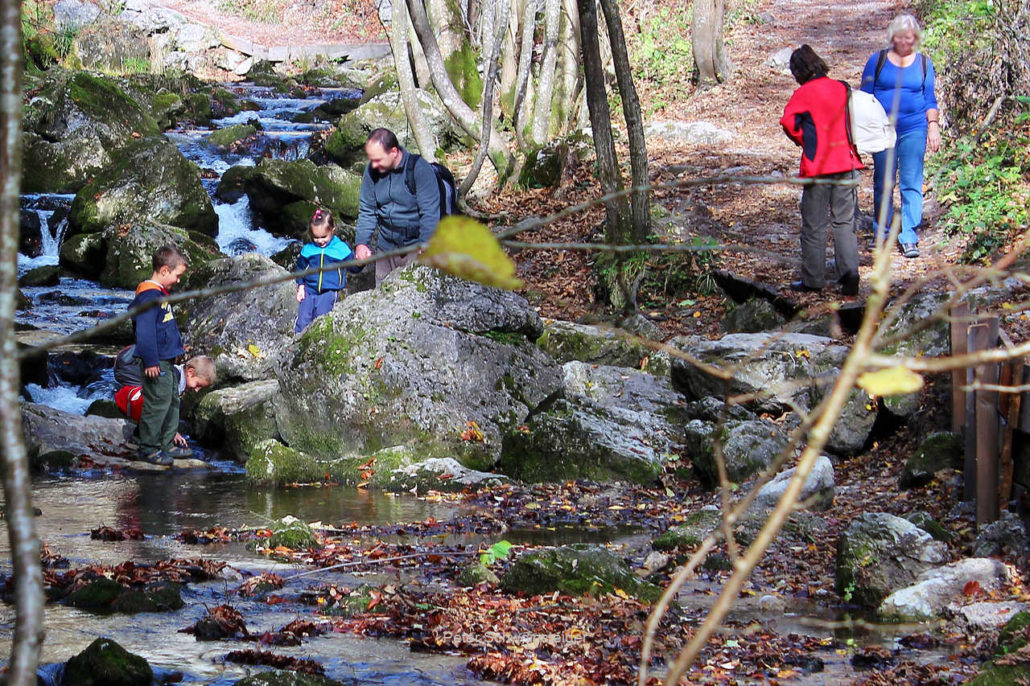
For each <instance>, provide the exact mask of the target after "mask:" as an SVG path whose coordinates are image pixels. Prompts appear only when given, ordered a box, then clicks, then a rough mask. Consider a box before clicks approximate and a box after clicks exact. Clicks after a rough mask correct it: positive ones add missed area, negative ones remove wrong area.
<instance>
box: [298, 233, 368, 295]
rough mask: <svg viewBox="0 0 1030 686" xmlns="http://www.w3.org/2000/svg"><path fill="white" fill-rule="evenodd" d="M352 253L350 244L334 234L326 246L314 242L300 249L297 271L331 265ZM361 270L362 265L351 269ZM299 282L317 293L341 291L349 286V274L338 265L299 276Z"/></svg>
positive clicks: (345, 259)
mask: <svg viewBox="0 0 1030 686" xmlns="http://www.w3.org/2000/svg"><path fill="white" fill-rule="evenodd" d="M352 254H353V253H352V252H351V249H350V246H349V245H347V244H346V243H344V242H343V241H342V240H340V237H339V236H333V237H332V239H331V240H330V241H329V242H328V243H326V245H325V247H324V248H323V247H319V246H317V245H315V244H314V243H305V244H304V247H303V248H301V250H300V256H299V257H298V258H297V271H298V272H300V271H307V270H308V269H314V268H315V267H329V266H331V265H333V264H338V263H342V262H346V261H347V260H349V259H350V258H351V255H352ZM360 270H361V267H358V268H357V269H354V268H351V269H350V271H360ZM297 283H298V284H300V283H302V284H304V285H305V286H307V287H308V288H310V289H312V290H314V291H315V292H316V293H325V292H326V291H341V290H343V289H344V288H346V287H347V275H346V274H345V273H344V269H343V268H342V267H337V268H336V269H329V270H326V271H324V272H319V273H318V274H308V275H307V276H305V277H302V278H298V279H297Z"/></svg>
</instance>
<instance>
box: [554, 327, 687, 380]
mask: <svg viewBox="0 0 1030 686" xmlns="http://www.w3.org/2000/svg"><path fill="white" fill-rule="evenodd" d="M633 338H634V336H633V334H632V333H631V332H628V331H625V330H623V329H619V328H616V327H603V326H591V325H587V324H576V323H573V322H564V321H561V320H557V319H547V320H545V321H544V332H543V333H542V334H541V335H540V338H538V339H537V341H536V344H537V345H538V346H540V348H541V349H542V350H544V351H545V352H546V353H548V354H549V355H551V356H552V357H554V359H555V360H557V361H558V362H559V363H561V364H565V363H566V362H573V361H579V362H589V363H591V364H604V365H611V366H615V367H631V368H633V369H642V370H643V371H646V372H649V373H651V374H654V375H655V376H664V375H667V374H668V373H669V365H670V360H669V355H668V353H666V352H662V351H656V350H654V349H653V348H651V347H649V346H648V345H647V344H646V343H644V342H642V341H637V340H633Z"/></svg>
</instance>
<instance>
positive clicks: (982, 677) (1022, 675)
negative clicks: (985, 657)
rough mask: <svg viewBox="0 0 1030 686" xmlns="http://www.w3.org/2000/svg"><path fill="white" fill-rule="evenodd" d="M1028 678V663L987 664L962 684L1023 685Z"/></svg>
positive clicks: (1029, 675) (968, 685)
mask: <svg viewBox="0 0 1030 686" xmlns="http://www.w3.org/2000/svg"><path fill="white" fill-rule="evenodd" d="M1028 679H1030V665H1025V664H1019V665H996V664H988V665H986V666H985V667H984V668H983V669H982V670H980V673H979V674H977V675H976V676H975V677H973V678H972V679H970V680H969V681H966V682H965V683H964V686H1023V684H1025V683H1026V682H1027V680H1028Z"/></svg>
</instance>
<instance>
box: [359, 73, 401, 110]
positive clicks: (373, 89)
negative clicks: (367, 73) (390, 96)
mask: <svg viewBox="0 0 1030 686" xmlns="http://www.w3.org/2000/svg"><path fill="white" fill-rule="evenodd" d="M397 91H400V84H399V83H398V82H397V72H396V71H394V70H393V69H389V70H386V71H383V72H380V73H379V74H376V75H375V76H373V77H372V78H370V79H369V80H368V85H367V86H366V87H365V88H364V90H362V91H361V102H360V104H362V105H364V104H365V103H366V102H368V101H369V100H374V99H375V98H377V97H379V96H380V95H382V94H384V93H391V92H397Z"/></svg>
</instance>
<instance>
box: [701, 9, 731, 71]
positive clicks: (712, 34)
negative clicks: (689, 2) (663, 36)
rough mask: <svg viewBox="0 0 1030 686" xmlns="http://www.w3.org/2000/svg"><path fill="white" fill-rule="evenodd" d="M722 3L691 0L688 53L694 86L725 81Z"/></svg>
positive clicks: (726, 61)
mask: <svg viewBox="0 0 1030 686" xmlns="http://www.w3.org/2000/svg"><path fill="white" fill-rule="evenodd" d="M725 4H726V3H725V0H694V26H693V30H692V32H691V49H692V50H693V52H694V64H695V65H696V67H697V73H698V83H700V84H702V85H704V84H711V83H721V82H723V81H725V80H726V79H727V78H728V77H729V73H730V62H729V59H728V57H727V56H726V47H725V45H723V42H722V30H723V15H724V14H725Z"/></svg>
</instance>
